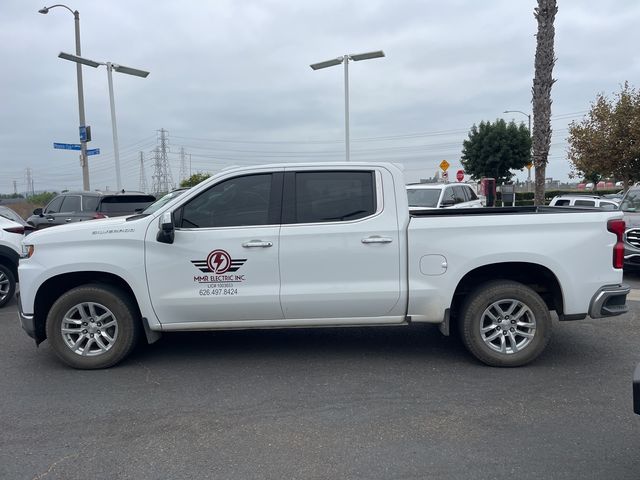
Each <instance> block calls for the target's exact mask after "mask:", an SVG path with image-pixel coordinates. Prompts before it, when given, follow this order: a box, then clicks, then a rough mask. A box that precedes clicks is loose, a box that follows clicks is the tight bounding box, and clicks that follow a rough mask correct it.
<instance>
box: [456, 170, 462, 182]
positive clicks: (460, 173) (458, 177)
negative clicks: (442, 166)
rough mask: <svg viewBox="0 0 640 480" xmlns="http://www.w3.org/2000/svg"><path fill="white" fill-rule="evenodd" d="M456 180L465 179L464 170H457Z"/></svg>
mask: <svg viewBox="0 0 640 480" xmlns="http://www.w3.org/2000/svg"><path fill="white" fill-rule="evenodd" d="M456 180H458V181H459V182H461V181H462V180H464V170H458V171H457V172H456Z"/></svg>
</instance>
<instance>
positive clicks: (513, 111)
mask: <svg viewBox="0 0 640 480" xmlns="http://www.w3.org/2000/svg"><path fill="white" fill-rule="evenodd" d="M502 113H521V114H522V115H524V116H525V117H527V120H529V137H532V135H531V133H532V132H531V115H530V114H528V113H525V112H523V111H521V110H505V111H504V112H502ZM532 161H533V159H532ZM527 171H528V173H527V185H530V184H531V169H530V168H528V169H527Z"/></svg>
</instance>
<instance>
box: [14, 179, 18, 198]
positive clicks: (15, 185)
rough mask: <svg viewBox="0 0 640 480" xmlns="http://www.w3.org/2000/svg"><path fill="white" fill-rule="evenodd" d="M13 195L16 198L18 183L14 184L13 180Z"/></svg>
mask: <svg viewBox="0 0 640 480" xmlns="http://www.w3.org/2000/svg"><path fill="white" fill-rule="evenodd" d="M13 194H14V195H15V196H18V182H16V181H15V180H14V181H13Z"/></svg>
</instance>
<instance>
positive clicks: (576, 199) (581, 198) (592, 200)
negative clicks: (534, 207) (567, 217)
mask: <svg viewBox="0 0 640 480" xmlns="http://www.w3.org/2000/svg"><path fill="white" fill-rule="evenodd" d="M618 205H619V203H618V202H616V201H615V200H612V199H607V198H604V197H601V196H599V195H558V196H556V197H553V198H552V199H551V202H549V206H550V207H593V208H602V209H603V210H617V209H618Z"/></svg>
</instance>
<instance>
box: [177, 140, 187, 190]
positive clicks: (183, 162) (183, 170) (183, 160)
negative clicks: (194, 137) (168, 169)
mask: <svg viewBox="0 0 640 480" xmlns="http://www.w3.org/2000/svg"><path fill="white" fill-rule="evenodd" d="M188 176H189V174H188V173H187V156H186V155H185V153H184V147H180V175H179V176H178V178H179V179H180V182H182V181H183V180H185V179H186V178H187V177H188Z"/></svg>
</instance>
